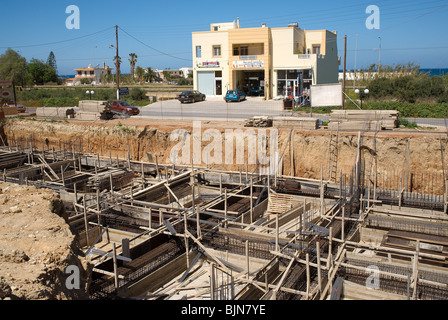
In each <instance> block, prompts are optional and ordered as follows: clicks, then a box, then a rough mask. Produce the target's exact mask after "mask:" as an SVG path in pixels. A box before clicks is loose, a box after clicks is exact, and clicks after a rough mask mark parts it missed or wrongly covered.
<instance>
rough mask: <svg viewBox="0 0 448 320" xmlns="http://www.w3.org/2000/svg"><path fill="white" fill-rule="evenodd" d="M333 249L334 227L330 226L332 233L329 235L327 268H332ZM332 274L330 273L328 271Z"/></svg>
mask: <svg viewBox="0 0 448 320" xmlns="http://www.w3.org/2000/svg"><path fill="white" fill-rule="evenodd" d="M332 251H333V227H330V234H329V236H328V258H327V270H330V266H331V264H332V253H331V252H332ZM328 275H330V273H328Z"/></svg>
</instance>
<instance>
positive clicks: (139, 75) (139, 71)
mask: <svg viewBox="0 0 448 320" xmlns="http://www.w3.org/2000/svg"><path fill="white" fill-rule="evenodd" d="M135 75H136V76H137V79H138V82H139V83H141V82H142V81H143V76H144V75H145V69H143V68H142V67H140V66H137V68H135Z"/></svg>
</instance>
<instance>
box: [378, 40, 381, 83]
mask: <svg viewBox="0 0 448 320" xmlns="http://www.w3.org/2000/svg"><path fill="white" fill-rule="evenodd" d="M378 39H379V40H380V46H379V48H378V77H379V76H380V70H381V37H378Z"/></svg>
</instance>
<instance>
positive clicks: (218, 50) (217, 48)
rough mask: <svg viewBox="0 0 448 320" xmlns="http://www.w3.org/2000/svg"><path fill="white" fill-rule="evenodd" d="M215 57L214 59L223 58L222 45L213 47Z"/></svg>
mask: <svg viewBox="0 0 448 320" xmlns="http://www.w3.org/2000/svg"><path fill="white" fill-rule="evenodd" d="M213 56H214V57H220V56H221V46H220V45H216V46H213Z"/></svg>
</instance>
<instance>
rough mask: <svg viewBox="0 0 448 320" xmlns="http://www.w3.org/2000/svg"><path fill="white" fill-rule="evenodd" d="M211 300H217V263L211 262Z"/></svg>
mask: <svg viewBox="0 0 448 320" xmlns="http://www.w3.org/2000/svg"><path fill="white" fill-rule="evenodd" d="M210 300H212V301H213V300H215V264H214V263H213V262H211V263H210Z"/></svg>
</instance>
